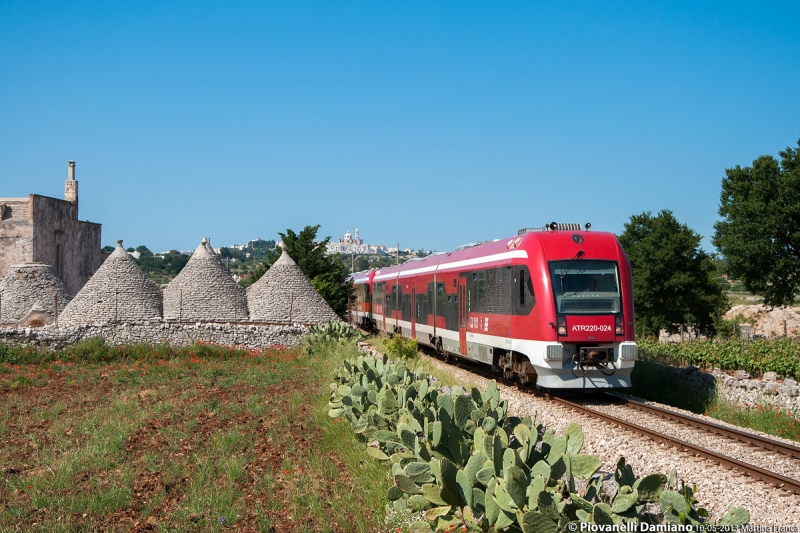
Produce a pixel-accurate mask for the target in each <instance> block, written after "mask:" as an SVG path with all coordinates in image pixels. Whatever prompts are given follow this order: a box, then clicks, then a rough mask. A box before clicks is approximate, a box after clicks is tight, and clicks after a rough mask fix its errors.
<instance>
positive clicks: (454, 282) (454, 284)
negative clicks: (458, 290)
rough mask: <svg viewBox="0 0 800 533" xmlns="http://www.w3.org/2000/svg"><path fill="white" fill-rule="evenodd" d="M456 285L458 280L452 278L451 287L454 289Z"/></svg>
mask: <svg viewBox="0 0 800 533" xmlns="http://www.w3.org/2000/svg"><path fill="white" fill-rule="evenodd" d="M457 283H458V278H453V287H455V286H456V285H457Z"/></svg>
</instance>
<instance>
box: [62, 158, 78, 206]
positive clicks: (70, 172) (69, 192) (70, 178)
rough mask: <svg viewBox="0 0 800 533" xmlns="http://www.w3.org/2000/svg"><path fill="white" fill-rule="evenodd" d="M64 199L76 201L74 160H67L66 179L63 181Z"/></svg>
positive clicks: (76, 188) (74, 202)
mask: <svg viewBox="0 0 800 533" xmlns="http://www.w3.org/2000/svg"><path fill="white" fill-rule="evenodd" d="M64 200H66V201H68V202H72V203H73V204H77V203H78V182H77V181H75V161H68V162H67V181H66V182H65V183H64Z"/></svg>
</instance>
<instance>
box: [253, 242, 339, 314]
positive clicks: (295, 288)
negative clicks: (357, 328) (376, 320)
mask: <svg viewBox="0 0 800 533" xmlns="http://www.w3.org/2000/svg"><path fill="white" fill-rule="evenodd" d="M247 306H248V307H249V308H250V320H253V321H255V322H299V323H302V324H320V323H326V322H330V321H331V320H336V319H337V318H338V317H337V316H336V313H335V312H334V311H333V309H331V307H330V306H329V305H328V302H326V301H325V299H324V298H323V297H322V296H320V294H319V293H318V292H317V290H316V289H315V288H314V287H313V286H312V285H311V282H310V281H308V278H306V276H305V274H303V271H302V270H300V267H299V266H297V263H295V262H294V261H293V260H292V258H291V257H289V254H287V253H286V250H284V251H283V253H282V254H281V257H280V259H278V260H277V261H275V263H273V264H272V266H271V267H270V269H269V270H267V272H266V274H264V275H263V276H261V279H259V280H258V281H256V282H255V283H254V284H253V285H251V286H250V288H248V289H247Z"/></svg>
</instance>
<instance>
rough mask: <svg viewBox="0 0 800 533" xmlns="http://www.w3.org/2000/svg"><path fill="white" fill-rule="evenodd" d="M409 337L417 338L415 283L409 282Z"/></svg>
mask: <svg viewBox="0 0 800 533" xmlns="http://www.w3.org/2000/svg"><path fill="white" fill-rule="evenodd" d="M411 338H412V339H416V338H417V284H416V282H414V281H412V282H411Z"/></svg>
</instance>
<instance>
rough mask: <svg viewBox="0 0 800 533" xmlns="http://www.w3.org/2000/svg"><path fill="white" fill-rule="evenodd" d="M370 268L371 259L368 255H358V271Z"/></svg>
mask: <svg viewBox="0 0 800 533" xmlns="http://www.w3.org/2000/svg"><path fill="white" fill-rule="evenodd" d="M367 269H369V259H368V258H367V257H366V256H363V255H359V256H358V257H356V272H361V271H362V270H367Z"/></svg>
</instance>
